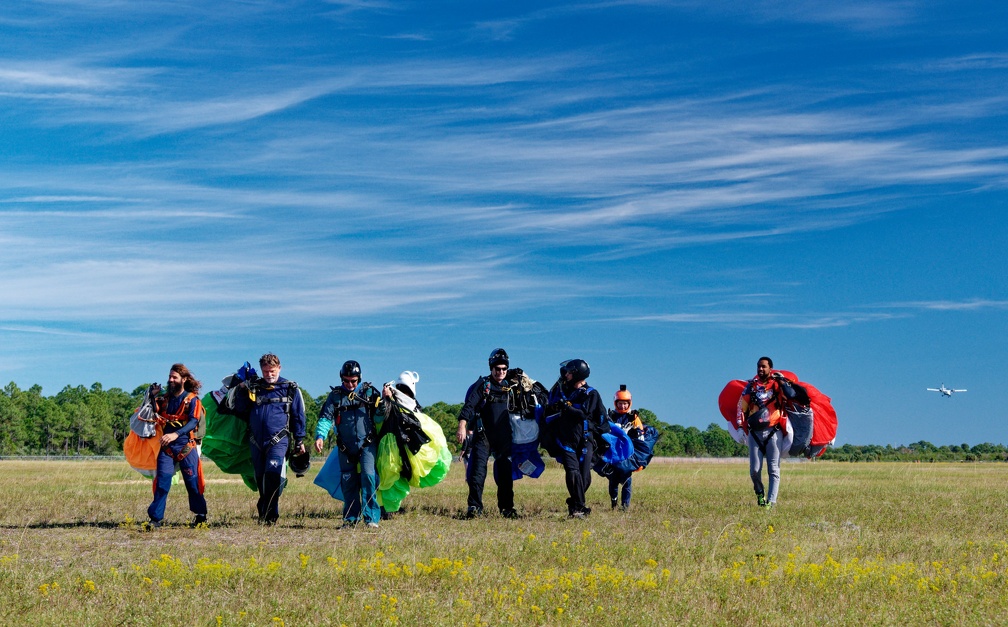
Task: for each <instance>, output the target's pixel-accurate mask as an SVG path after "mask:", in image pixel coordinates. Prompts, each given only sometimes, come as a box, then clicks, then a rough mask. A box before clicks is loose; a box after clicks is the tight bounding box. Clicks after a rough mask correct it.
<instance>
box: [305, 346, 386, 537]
mask: <svg viewBox="0 0 1008 627" xmlns="http://www.w3.org/2000/svg"><path fill="white" fill-rule="evenodd" d="M380 404H381V394H380V393H379V392H378V390H377V389H375V388H374V386H372V385H371V384H370V383H365V382H362V381H361V367H360V364H359V363H357V362H356V361H353V360H350V361H347V362H345V363H344V364H343V366H342V367H341V368H340V385H339V386H338V387H334V388H332V391H331V392H329V396H328V397H326V400H325V403H324V404H323V405H322V411H321V413H320V414H319V421H318V425H317V426H316V427H315V450H316V451H318V452H319V453H321V452H322V446H323V445H324V444H325V438H326V437H328V435H329V432H330V430H332V429H333V425H335V428H336V448H337V450H338V452H339V462H340V489H341V490H342V491H343V525H344V526H354V525H356V524H357V523H358V522H359V521H360V519H361V517H363V519H364V522H365V523H366V524H367V526H368V527H371V528H377V527H378V521H379V520H380V519H381V507H379V505H378V500H377V496H376V490H377V488H378V471H377V469H376V466H375V460H376V459H377V457H378V427H379V426H380V425H381V418H383V417H384V415H383V414H380V413H379V412H378V407H379V405H380ZM376 416H380V418H379V419H378V423H377V424H376V423H375V417H376Z"/></svg>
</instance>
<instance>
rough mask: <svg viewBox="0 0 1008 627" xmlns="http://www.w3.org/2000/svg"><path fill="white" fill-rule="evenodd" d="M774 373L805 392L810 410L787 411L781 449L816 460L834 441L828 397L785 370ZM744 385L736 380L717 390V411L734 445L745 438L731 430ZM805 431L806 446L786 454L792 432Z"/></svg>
mask: <svg viewBox="0 0 1008 627" xmlns="http://www.w3.org/2000/svg"><path fill="white" fill-rule="evenodd" d="M774 372H777V373H780V374H781V375H783V376H784V377H785V378H787V379H788V380H789V381H792V382H794V383H796V384H797V385H799V386H801V387H802V388H804V389H805V391H806V392H808V397H809V408H811V412H807V411H802V410H803V408H801V407H799V408H798V411H797V412H792V411H788V423H789V424H788V429H787V437H786V438H785V443H784V448H785V449H787V450H788V452H789V453H790V454H791V455H792V456H797V455H804V456H805V457H810V458H811V457H819V456H820V455H822V454H823V452H824V451H825V450H826V447H827V446H829V445H830V444H832V443H833V440H834V439H835V438H836V431H837V416H836V410H834V409H833V405H832V403H831V402H830V397H828V396H826V395H825V394H823V393H822V392H820V391H819V390H818V389H817V388H816V387H815V386H813V385H811V384H809V383H805V382H803V381H799V379H798V375H796V374H795V373H793V372H788V371H787V370H774ZM747 383H748V382H747V381H742V380H739V379H735V380H734V381H729V382H728V385H726V386H725V387H724V389H723V390H721V394H720V395H719V396H718V408H719V409H720V410H721V415H722V416H724V419H725V420H727V421H728V424H729V429H728V431H729V433H731V435H732V437H733V438H735V441H736V442H745V434H744V433H743V432H742V430H741V429H739V428H736V427H735V416H736V413H737V411H738V402H739V399H740V398H741V397H742V391H743V390H745V386H746V384H747ZM809 413H811V422H810V423H809V424H803V423H808V422H809V419H810V417H809V416H808V414H809ZM808 427H811V431H812V433H811V438H810V439H809V442H808V444H807V445H805V444H804V442H803V443H802V445H801V446H800V447H799V449H798V450H790V449H791V446H792V442H793V439H794V436H795V432H796V431H797V432H802V431H807V429H808Z"/></svg>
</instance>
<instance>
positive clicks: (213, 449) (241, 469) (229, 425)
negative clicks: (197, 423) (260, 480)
mask: <svg viewBox="0 0 1008 627" xmlns="http://www.w3.org/2000/svg"><path fill="white" fill-rule="evenodd" d="M217 407H218V404H217V399H216V398H215V397H214V394H213V392H210V393H208V394H207V395H206V396H204V397H203V409H205V410H206V435H205V436H204V437H203V455H204V456H205V457H206V458H207V459H209V460H211V461H212V462H213V463H215V464H217V467H218V468H220V470H221V472H225V473H228V474H231V475H241V478H242V481H243V482H245V485H246V486H248V489H249V490H253V491H257V490H258V488H257V487H256V481H255V469H254V468H253V467H252V453H251V452H250V451H249V428H248V423H247V422H245V421H244V420H242V419H241V418H238V417H237V416H232V415H229V414H220V413H218V412H217Z"/></svg>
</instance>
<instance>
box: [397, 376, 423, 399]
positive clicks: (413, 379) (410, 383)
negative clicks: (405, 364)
mask: <svg viewBox="0 0 1008 627" xmlns="http://www.w3.org/2000/svg"><path fill="white" fill-rule="evenodd" d="M419 381H420V375H419V374H417V373H415V372H413V371H411V370H403V371H402V373H400V374H399V378H398V379H396V385H398V384H402V385H405V386H406V387H408V388H409V390H410V392H412V396H413V398H416V384H417V383H418V382H419Z"/></svg>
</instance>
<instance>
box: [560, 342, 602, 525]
mask: <svg viewBox="0 0 1008 627" xmlns="http://www.w3.org/2000/svg"><path fill="white" fill-rule="evenodd" d="M589 374H591V369H590V368H589V367H588V362H586V361H585V360H583V359H571V360H569V361H565V362H564V363H562V364H561V365H560V379H559V380H557V382H556V384H555V385H554V386H553V388H552V389H551V390H550V397H549V403H548V404H547V405H546V423H547V433H548V435H547V437H551V438H553V439H554V440H555V445H554V444H553V443H550V444H551V446H549V447H547V450H549V449H550V448H552V449H553V452H554V453H556V458H557V461H559V462H560V464H561V465H562V466H563V468H564V477H565V481H566V483H567V492H568V494H570V496H569V497H568V498H567V513H568V515H569V516H570V517H571V518H585V517H587V516H588V515H589V514H591V508H590V507H588V506H587V504H586V503H585V492H586V491H587V490H588V487H589V486H590V485H591V469H592V462H593V457H594V456H595V440H596V438H598V437H600V434H601V431H602V424H603V419H604V418H605V415H606V410H605V405H604V404H603V403H602V397H601V396H599V393H598V391H597V390H596V389H595V388H593V387H591V386H589V385H588V383H587V379H588V375H589Z"/></svg>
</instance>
